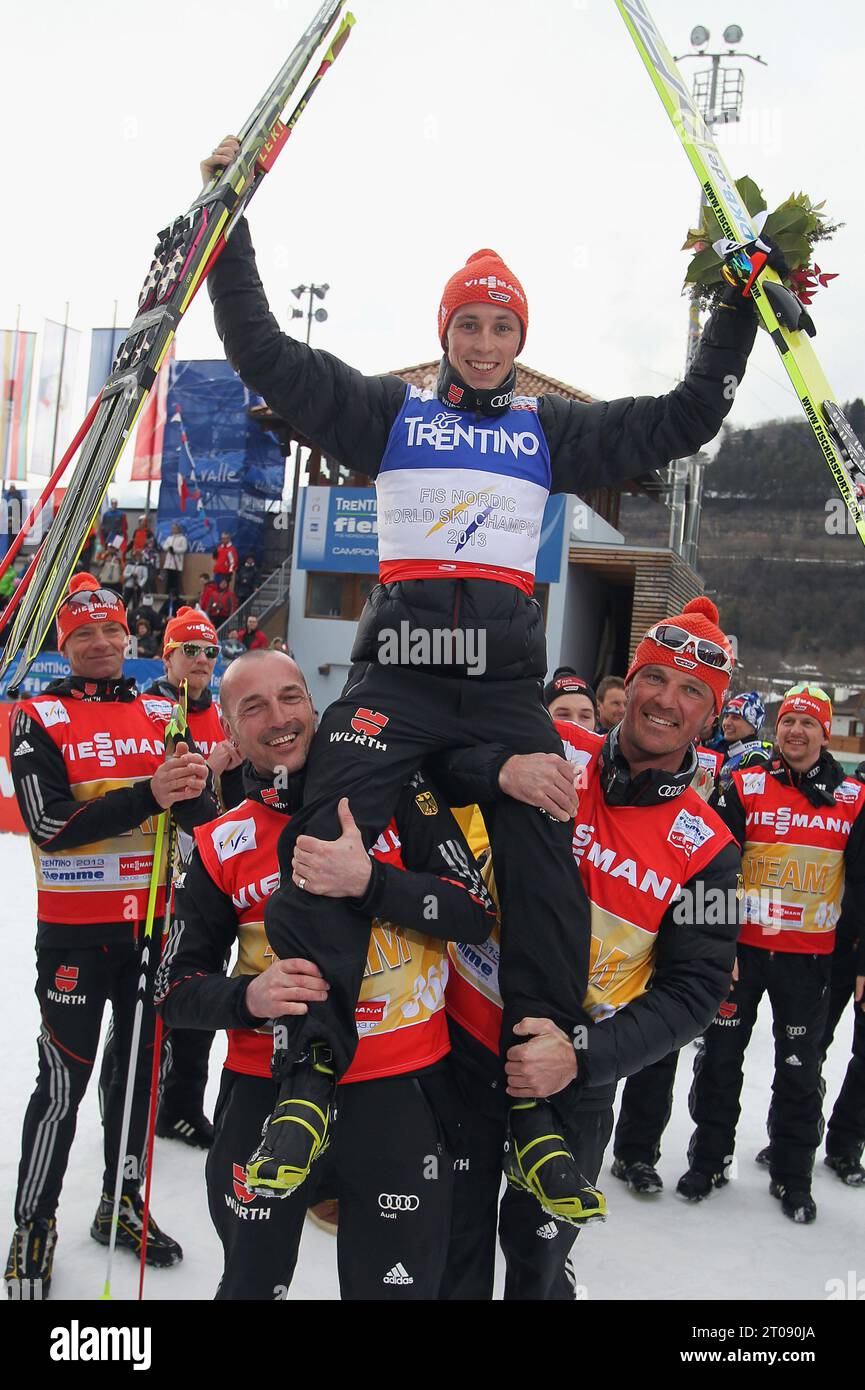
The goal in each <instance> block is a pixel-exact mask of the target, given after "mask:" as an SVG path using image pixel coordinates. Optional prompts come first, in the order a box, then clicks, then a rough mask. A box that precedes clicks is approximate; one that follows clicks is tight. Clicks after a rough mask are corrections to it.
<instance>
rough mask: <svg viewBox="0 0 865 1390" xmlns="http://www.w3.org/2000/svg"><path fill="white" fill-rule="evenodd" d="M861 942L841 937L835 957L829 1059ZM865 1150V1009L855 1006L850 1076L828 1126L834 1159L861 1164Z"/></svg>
mask: <svg viewBox="0 0 865 1390" xmlns="http://www.w3.org/2000/svg"><path fill="white" fill-rule="evenodd" d="M857 961H858V942H857V941H854V940H852V939H851V938H850V937H841V936H840V935H839V937H838V939H837V941H836V943H835V952H834V954H833V956H832V980H831V984H830V990H829V1016H828V1018H827V1019H826V1027H825V1029H824V1031H823V1042H822V1044H821V1048H820V1052H821V1055H822V1057H823V1059H825V1057H826V1053H827V1052H828V1051H829V1048H830V1047H831V1045H832V1039H833V1038H834V1036H835V1029H836V1028H837V1027H838V1024H839V1023H840V1021H841V1018H842V1015H843V1013H844V1010H845V1009H846V1008H847V1005H848V1004H849V1002H850V1000H851V998H852V997H853V992H854V989H855V987H856V969H857ZM863 1148H865V1007H863V1005H861V1004H856V1003H854V1005H853V1052H852V1055H851V1057H850V1061H849V1063H848V1064H847V1073H846V1075H845V1077H844V1081H843V1082H842V1085H841V1090H840V1091H839V1092H838V1097H837V1099H836V1101H835V1104H834V1106H833V1108H832V1114H831V1115H830V1116H829V1123H828V1124H827V1126H826V1152H827V1154H829V1155H830V1157H832V1158H852V1159H855V1161H856V1162H857V1163H858V1162H860V1161H861V1158H862V1150H863Z"/></svg>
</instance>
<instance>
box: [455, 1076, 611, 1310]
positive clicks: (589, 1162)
mask: <svg viewBox="0 0 865 1390" xmlns="http://www.w3.org/2000/svg"><path fill="white" fill-rule="evenodd" d="M452 1056H453V1057H454V1069H455V1075H456V1077H457V1082H458V1086H459V1090H460V1099H461V1102H462V1121H461V1126H460V1138H459V1141H458V1143H457V1144H456V1157H455V1158H454V1195H453V1217H452V1220H451V1239H450V1247H449V1249H448V1257H447V1266H446V1268H445V1275H444V1279H443V1280H442V1286H441V1297H442V1298H444V1299H459V1300H477V1299H491V1298H492V1296H493V1281H494V1277H495V1262H496V1233H497V1232H498V1238H499V1240H500V1242H501V1247H502V1251H503V1253H504V1256H505V1265H506V1275H505V1295H504V1296H505V1299H506V1300H566V1301H569V1302H573V1300H574V1299H575V1298H577V1297H579V1296H580V1293H581V1291H580V1287H579V1285H578V1284H577V1283H576V1281H575V1279H574V1274H573V1269H572V1266H571V1262H570V1253H571V1249H572V1247H573V1245H574V1242H575V1240H576V1239H577V1236H578V1235H579V1231H578V1230H577V1228H576V1227H574V1226H569V1225H567V1224H566V1223H565V1222H561V1221H556V1220H554V1219H553V1217H551V1216H549V1215H548V1214H547V1213H546V1212H545V1211H544V1210H543V1208H542V1207H541V1205H540V1203H539V1202H538V1201H537V1200H536V1198H535V1197H533V1196H532V1195H531V1194H530V1193H528V1192H522V1191H520V1190H518V1189H516V1188H513V1187H511V1186H510V1185H507V1186H506V1187H505V1191H504V1196H503V1197H502V1198H501V1201H500V1200H499V1195H500V1192H501V1186H502V1145H503V1143H504V1139H505V1125H506V1114H505V1110H506V1103H507V1096H506V1095H505V1094H504V1093H503V1083H502V1084H501V1085H500V1086H499V1085H497V1086H496V1087H495V1088H494V1089H492V1088H491V1085H490V1081H489V1079H484V1078H483V1077H481V1075H480V1074H479V1073H477V1072H473V1071H472V1072H470V1071H468V1070H467V1069H465V1068H463V1067H462V1066H461V1065H459V1063H458V1061H457V1058H456V1056H455V1054H452ZM563 1111H564V1106H562V1107H557V1109H556V1118H557V1119H558V1120H560V1121H562V1123H563V1125H564V1134H565V1137H566V1139H567V1140H568V1143H569V1146H570V1149H571V1152H572V1154H573V1155H574V1158H575V1159H576V1162H577V1167H578V1168H579V1170H580V1172H581V1173H583V1174H584V1176H585V1177H586V1178H587V1179H588V1180H589V1182H591V1183H594V1182H595V1181H596V1180H597V1177H598V1174H599V1173H600V1171H601V1163H602V1162H603V1157H604V1151H605V1150H606V1147H607V1144H608V1143H609V1139H610V1134H611V1132H612V1128H613V1109H612V1106H611V1105H610V1106H607V1107H605V1108H604V1109H586V1110H584V1111H583V1110H580V1109H579V1106H574V1107H573V1108H571V1107H569V1108H568V1110H567V1114H566V1116H565V1115H563V1113H562V1112H563ZM583 1296H585V1294H583Z"/></svg>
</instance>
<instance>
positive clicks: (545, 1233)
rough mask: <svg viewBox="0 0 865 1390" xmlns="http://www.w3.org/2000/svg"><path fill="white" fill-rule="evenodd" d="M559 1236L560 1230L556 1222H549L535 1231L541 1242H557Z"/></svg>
mask: <svg viewBox="0 0 865 1390" xmlns="http://www.w3.org/2000/svg"><path fill="white" fill-rule="evenodd" d="M558 1234H559V1228H558V1226H557V1225H556V1223H555V1221H548V1222H547V1224H546V1225H545V1226H539V1227H538V1229H537V1230H536V1231H535V1235H536V1236H540V1237H541V1240H555V1238H556V1236H557V1235H558Z"/></svg>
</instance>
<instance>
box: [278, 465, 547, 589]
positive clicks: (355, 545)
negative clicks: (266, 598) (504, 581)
mask: <svg viewBox="0 0 865 1390" xmlns="http://www.w3.org/2000/svg"><path fill="white" fill-rule="evenodd" d="M300 498H301V503H300V540H299V543H298V552H297V554H298V559H297V564H298V568H299V569H302V570H329V571H341V572H346V571H347V572H349V573H351V574H375V573H376V571H377V570H378V514H377V511H376V495H375V488H374V487H305V488H302V489H301V491H300ZM564 526H565V497H564V495H563V494H559V495H557V496H556V497H550V498H549V499H548V501H547V505H546V508H545V510H544V520H543V526H542V528H541V543H540V546H539V548H538V559H537V566H536V569H535V579H536V582H537V583H538V584H555V583H557V581H558V580H559V578H560V576H561V561H562V540H563V537H564Z"/></svg>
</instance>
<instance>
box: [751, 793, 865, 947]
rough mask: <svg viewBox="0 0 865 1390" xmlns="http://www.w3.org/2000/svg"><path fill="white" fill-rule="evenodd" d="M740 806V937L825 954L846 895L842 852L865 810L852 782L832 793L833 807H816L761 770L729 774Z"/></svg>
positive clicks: (864, 795)
mask: <svg viewBox="0 0 865 1390" xmlns="http://www.w3.org/2000/svg"><path fill="white" fill-rule="evenodd" d="M733 783H734V784H735V787H736V790H737V792H738V793H739V799H740V801H741V802H742V805H743V806H744V808H745V827H746V831H745V845H744V848H743V850H742V876H743V879H744V885H745V898H744V902H743V904H742V906H743V918H744V926H743V927H742V931H741V933H740V934H739V940H740V941H741V942H742V943H743V944H744V945H746V946H762V947H763V948H764V950H767V951H798V952H807V953H808V954H811V955H828V954H829V953H830V952H831V951H832V950H833V949H834V947H835V923H836V922H837V921H838V918H839V916H840V915H841V899H842V897H843V895H844V850H845V849H846V846H847V841H848V839H849V837H850V831H851V829H852V827H853V822H854V821H855V820H856V817H857V816H859V815H861V814H862V809H863V806H865V786H863V784H862V783H861V782H857V781H855V780H854V779H852V778H851V779H850V780H849V781H844V782H842V783H841V785H840V787H837V788H836V789H835V805H834V806H819V807H818V806H813V805H812V804H811V802H810V801H808V799H807V798H806V797H805V796H803V795H802V793H801V792H800V791H799V790H798V789H797V788H796V787H790V786H785V785H784V784H783V783H782V782H780V781H779V780H778V778H777V777H771V776H769V775H768V773H766V772H765V771H753V772H749V771H748V770H747V769H746V770H743V771H741V772H734V773H733Z"/></svg>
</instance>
